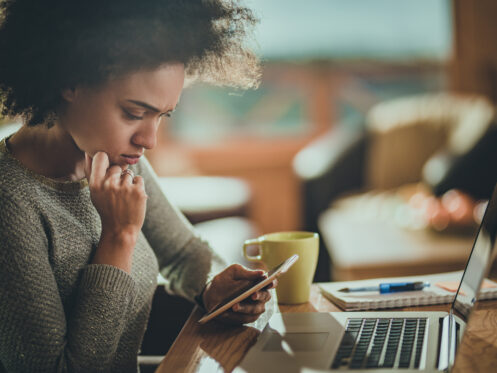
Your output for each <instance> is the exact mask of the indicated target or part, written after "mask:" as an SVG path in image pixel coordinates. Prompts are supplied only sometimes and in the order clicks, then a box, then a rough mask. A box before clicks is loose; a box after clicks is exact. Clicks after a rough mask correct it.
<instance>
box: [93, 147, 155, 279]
mask: <svg viewBox="0 0 497 373" xmlns="http://www.w3.org/2000/svg"><path fill="white" fill-rule="evenodd" d="M85 156H86V167H85V172H86V176H87V178H88V183H89V186H90V195H91V201H92V203H93V205H94V206H95V208H96V209H97V212H98V214H99V215H100V219H101V220H102V235H101V237H100V244H99V247H98V248H97V252H96V254H95V257H94V260H93V263H99V264H111V265H115V266H117V267H120V268H122V269H123V270H126V271H128V272H129V271H130V270H131V256H132V253H133V249H134V247H135V244H136V239H137V237H138V233H139V232H140V230H141V228H142V225H143V221H144V219H145V207H146V201H147V195H146V193H145V187H144V183H143V178H142V177H141V176H135V177H134V178H133V177H132V176H131V174H130V173H123V171H122V169H121V167H120V166H116V165H114V166H110V164H109V157H108V156H107V154H106V153H104V152H98V153H96V154H95V156H94V157H93V159H91V158H90V156H88V155H87V154H86V155H85ZM109 166H110V167H109Z"/></svg>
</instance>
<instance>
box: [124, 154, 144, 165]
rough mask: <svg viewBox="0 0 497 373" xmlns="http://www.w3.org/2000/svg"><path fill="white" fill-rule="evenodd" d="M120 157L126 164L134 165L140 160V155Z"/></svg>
mask: <svg viewBox="0 0 497 373" xmlns="http://www.w3.org/2000/svg"><path fill="white" fill-rule="evenodd" d="M121 157H122V158H123V159H124V161H125V162H126V163H127V164H136V163H138V161H139V160H140V157H141V155H127V154H121Z"/></svg>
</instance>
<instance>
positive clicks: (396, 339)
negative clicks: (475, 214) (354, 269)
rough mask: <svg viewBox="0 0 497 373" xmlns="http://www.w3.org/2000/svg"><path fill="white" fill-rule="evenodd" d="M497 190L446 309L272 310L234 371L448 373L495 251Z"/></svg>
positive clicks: (274, 372) (261, 372)
mask: <svg viewBox="0 0 497 373" xmlns="http://www.w3.org/2000/svg"><path fill="white" fill-rule="evenodd" d="M496 235H497V187H496V189H494V192H493V194H492V197H491V199H490V201H489V203H488V204H487V207H486V210H485V214H484V217H483V219H482V222H481V224H480V227H479V229H478V233H477V235H476V238H475V241H474V244H473V247H472V249H471V253H470V255H469V258H468V261H467V263H466V267H465V269H464V272H463V274H462V278H461V282H460V284H459V288H458V290H457V292H456V293H455V295H454V300H453V302H452V305H451V308H450V311H449V312H448V313H447V312H432V311H421V312H408V311H397V312H396V311H367V312H328V313H319V312H308V313H284V314H274V315H273V316H272V317H271V318H270V320H269V322H268V324H267V325H266V327H265V328H264V330H263V332H262V333H261V335H260V336H259V338H258V339H257V342H256V343H255V345H254V346H253V347H252V348H251V349H250V350H249V352H248V353H247V355H246V356H245V358H244V360H243V361H242V362H241V364H240V365H239V366H238V367H237V368H236V369H235V372H257V373H259V372H260V373H263V372H271V373H276V372H285V373H292V372H320V371H347V372H368V371H374V372H376V373H380V372H414V371H416V372H440V371H445V372H448V371H450V369H451V367H452V366H453V363H454V360H455V357H456V354H457V351H458V345H459V344H460V342H461V341H462V338H463V336H464V332H465V328H466V324H467V322H468V319H469V316H470V314H471V312H472V310H473V309H474V308H475V306H476V304H477V303H478V298H477V297H478V293H479V290H480V287H481V284H482V282H483V279H484V278H485V277H486V276H487V275H488V272H489V270H490V266H491V264H492V261H493V259H494V256H495V254H496V253H497V250H496V248H495V246H496V245H495V243H496Z"/></svg>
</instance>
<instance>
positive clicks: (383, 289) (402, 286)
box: [339, 281, 430, 294]
mask: <svg viewBox="0 0 497 373" xmlns="http://www.w3.org/2000/svg"><path fill="white" fill-rule="evenodd" d="M427 286H430V283H429V282H423V281H416V282H385V283H382V284H379V285H378V286H364V287H360V288H343V289H340V290H339V291H343V292H345V293H352V292H362V291H379V292H380V294H387V293H396V292H400V291H416V290H423V289H424V288H425V287H427Z"/></svg>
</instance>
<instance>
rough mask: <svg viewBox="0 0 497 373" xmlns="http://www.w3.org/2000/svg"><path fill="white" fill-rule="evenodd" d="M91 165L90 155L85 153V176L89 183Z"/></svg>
mask: <svg viewBox="0 0 497 373" xmlns="http://www.w3.org/2000/svg"><path fill="white" fill-rule="evenodd" d="M91 163H92V158H91V157H90V155H89V154H88V153H85V176H86V179H87V180H88V181H89V180H90V175H91Z"/></svg>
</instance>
